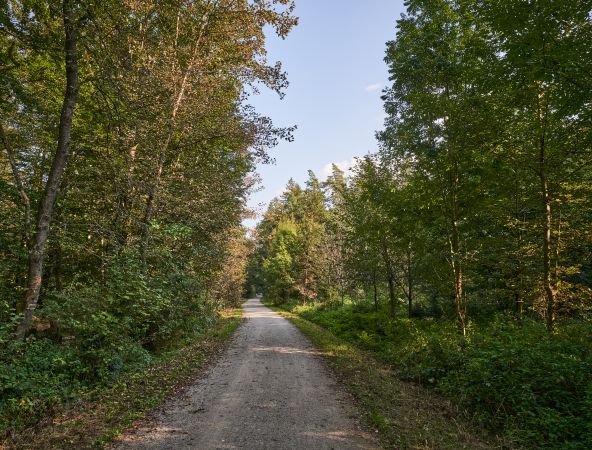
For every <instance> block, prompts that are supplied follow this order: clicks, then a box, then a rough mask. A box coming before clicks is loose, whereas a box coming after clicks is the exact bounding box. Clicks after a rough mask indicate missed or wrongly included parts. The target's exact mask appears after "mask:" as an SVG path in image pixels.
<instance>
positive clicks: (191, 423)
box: [116, 299, 378, 450]
mask: <svg viewBox="0 0 592 450" xmlns="http://www.w3.org/2000/svg"><path fill="white" fill-rule="evenodd" d="M244 313H245V314H244V315H245V318H246V321H245V323H243V324H242V325H241V326H240V328H239V329H238V331H237V332H236V334H235V336H234V337H233V340H232V342H231V344H230V347H229V349H228V350H227V352H226V353H225V354H224V356H222V358H221V359H220V360H219V361H218V363H217V364H216V365H215V366H214V367H213V368H212V369H211V370H210V371H209V373H208V374H207V375H206V376H205V377H204V378H203V379H201V380H199V381H197V382H196V384H195V385H194V386H192V387H190V388H189V389H188V390H187V392H186V393H185V394H184V395H183V396H181V397H178V398H174V399H171V400H170V401H169V402H168V403H167V404H166V405H165V407H164V408H163V410H162V411H161V412H160V413H158V414H157V415H156V416H155V417H154V420H153V421H152V423H151V424H150V425H146V426H143V427H140V428H137V429H135V430H132V431H129V432H127V433H126V434H124V435H123V436H121V438H120V440H119V446H118V447H116V448H118V449H120V450H128V449H148V450H164V449H171V450H173V449H175V450H176V449H199V450H208V449H249V450H250V449H252V450H263V449H278V450H279V449H305V450H328V449H335V450H338V449H339V450H341V449H344V450H349V449H376V448H378V445H377V444H376V442H375V441H374V439H373V436H372V435H371V434H368V433H364V432H363V431H361V430H360V427H359V424H358V421H357V420H356V417H358V412H357V411H356V410H355V407H354V406H353V405H352V403H351V399H350V398H349V396H347V395H346V394H345V393H344V392H343V390H342V389H341V388H340V386H339V385H338V383H337V382H336V380H334V379H333V378H332V376H331V374H330V373H329V372H328V369H327V368H326V366H325V364H324V362H323V360H322V358H321V357H320V356H318V355H317V354H316V352H315V349H314V348H313V347H312V346H311V345H310V343H309V342H308V340H307V339H306V338H305V337H304V336H303V335H302V334H301V333H300V332H299V331H298V330H297V329H296V328H295V327H294V326H293V325H292V324H291V323H290V322H288V321H287V320H286V319H284V318H282V317H280V316H279V315H277V314H275V313H274V312H272V311H271V310H270V309H268V308H266V307H264V306H263V305H262V304H261V303H260V302H259V300H256V299H253V300H249V301H248V302H247V303H245V306H244Z"/></svg>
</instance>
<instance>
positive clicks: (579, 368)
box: [284, 304, 592, 450]
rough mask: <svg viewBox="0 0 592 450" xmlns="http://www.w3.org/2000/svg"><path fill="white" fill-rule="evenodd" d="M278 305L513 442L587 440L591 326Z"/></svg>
mask: <svg viewBox="0 0 592 450" xmlns="http://www.w3.org/2000/svg"><path fill="white" fill-rule="evenodd" d="M284 307H285V308H286V309H289V310H290V311H292V313H293V315H294V317H298V318H299V320H303V319H308V320H310V321H312V322H314V323H316V324H318V325H320V326H322V327H323V329H326V330H328V331H329V332H330V333H331V334H333V335H335V336H337V337H339V339H341V340H343V341H344V342H347V343H348V344H352V345H354V346H355V348H356V349H363V350H364V351H366V352H370V353H371V355H372V356H373V357H374V358H376V359H378V360H380V361H381V362H382V363H385V364H386V365H388V367H389V368H390V369H391V371H392V372H393V373H394V374H395V375H396V378H398V379H399V380H406V381H412V382H413V383H416V384H421V385H422V386H426V387H429V388H430V390H431V392H435V393H437V394H438V395H441V396H443V397H446V398H447V399H449V400H450V401H451V402H452V403H453V404H454V405H456V406H455V407H456V408H457V409H460V410H465V411H467V413H468V414H470V416H471V421H472V422H476V423H478V424H481V426H484V427H487V428H488V429H489V431H490V432H492V433H495V434H498V435H500V434H503V435H504V436H505V437H506V438H507V439H508V440H509V441H510V442H515V443H520V445H521V446H523V447H527V448H548V449H566V450H568V449H569V450H571V449H588V448H592V327H591V326H590V324H587V323H582V322H567V323H561V324H559V327H558V331H557V332H556V333H555V334H549V333H548V332H547V331H546V330H545V327H544V324H543V323H540V322H537V321H534V320H525V321H524V322H523V323H522V324H521V325H520V324H518V323H516V322H515V321H514V320H513V319H512V318H510V317H507V316H504V315H498V316H493V317H490V318H489V319H488V320H483V321H482V322H480V323H471V325H470V332H469V334H468V336H467V337H462V336H459V335H458V333H457V332H456V329H455V324H454V323H453V322H451V321H445V320H442V321H436V320H425V319H424V320H422V319H412V320H410V319H404V318H396V319H393V318H390V317H388V315H387V314H385V313H384V312H383V311H378V312H376V311H373V310H372V309H371V308H369V307H367V306H364V305H357V306H356V305H352V304H346V305H345V306H338V305H333V306H331V305H322V304H313V305H306V306H303V305H296V304H288V305H284ZM383 415H384V414H383ZM377 417H378V416H377ZM386 417H388V415H387V416H386ZM376 420H377V423H378V424H380V423H382V421H381V420H380V419H379V418H378V419H376ZM515 445H518V444H515Z"/></svg>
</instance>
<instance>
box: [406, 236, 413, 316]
mask: <svg viewBox="0 0 592 450" xmlns="http://www.w3.org/2000/svg"><path fill="white" fill-rule="evenodd" d="M407 300H408V302H409V318H410V319H411V316H412V315H413V274H412V271H411V248H409V247H407Z"/></svg>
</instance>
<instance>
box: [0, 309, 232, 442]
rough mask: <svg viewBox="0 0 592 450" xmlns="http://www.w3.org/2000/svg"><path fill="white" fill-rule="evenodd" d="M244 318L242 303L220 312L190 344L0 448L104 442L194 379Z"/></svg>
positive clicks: (218, 351)
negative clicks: (238, 306) (209, 325)
mask: <svg viewBox="0 0 592 450" xmlns="http://www.w3.org/2000/svg"><path fill="white" fill-rule="evenodd" d="M240 320H241V310H240V309H239V308H237V309H229V310H225V311H223V312H221V314H220V317H219V320H218V321H217V322H216V324H215V325H214V326H213V327H212V328H211V329H210V330H208V331H207V332H205V333H203V334H201V335H199V336H197V337H196V338H195V339H194V340H193V341H192V342H191V343H189V344H188V345H186V346H183V347H180V348H177V349H175V350H172V351H170V352H168V353H166V354H164V355H162V357H160V358H159V359H158V360H157V361H156V362H155V363H154V364H153V365H151V367H150V368H148V369H146V370H142V371H139V372H135V373H131V374H126V375H123V376H122V377H121V378H120V379H119V380H118V381H117V383H116V384H114V385H112V386H110V387H108V388H103V389H101V390H98V391H95V392H92V393H89V394H88V395H86V396H84V397H82V398H80V399H79V400H77V401H76V402H74V403H73V404H71V405H68V406H65V407H63V408H60V410H59V411H56V413H55V414H52V416H51V417H48V418H46V419H44V420H42V421H41V422H39V423H38V424H36V425H35V426H34V427H30V428H27V429H24V430H20V431H19V432H17V433H14V434H12V435H10V436H9V437H8V438H7V439H5V441H4V442H2V443H0V449H2V450H13V449H43V450H63V449H68V448H72V449H74V448H75V449H100V448H104V447H105V445H106V444H107V443H109V442H110V441H111V440H112V439H113V438H114V437H116V436H117V435H118V434H120V433H121V432H122V431H123V430H124V429H126V428H127V427H129V426H130V425H131V424H132V423H133V422H134V421H135V420H136V419H138V418H140V417H143V416H144V415H146V414H147V413H148V411H150V410H151V409H152V408H154V407H156V406H158V405H159V404H161V403H162V402H163V401H164V399H166V398H167V397H168V396H169V395H172V394H174V393H175V392H177V391H179V390H181V389H182V388H183V387H184V386H186V385H187V384H189V383H190V382H191V381H192V380H193V379H194V378H195V376H196V374H197V372H198V371H199V370H201V369H203V368H204V367H205V366H206V365H207V363H208V362H209V361H211V360H212V359H213V358H214V357H216V356H217V355H219V354H220V353H221V352H222V351H223V350H224V348H225V345H226V343H227V341H228V339H229V338H230V336H231V335H232V333H233V332H234V331H235V330H236V328H237V327H238V325H239V324H240Z"/></svg>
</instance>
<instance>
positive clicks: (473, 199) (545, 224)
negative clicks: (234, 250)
mask: <svg viewBox="0 0 592 450" xmlns="http://www.w3.org/2000/svg"><path fill="white" fill-rule="evenodd" d="M406 5H407V12H406V14H405V15H404V16H403V17H402V18H401V19H400V20H399V21H398V31H397V36H396V39H395V40H394V41H392V42H389V43H388V44H387V52H386V57H385V61H386V63H387V65H388V67H389V71H390V76H391V82H392V84H391V85H390V86H389V87H388V88H387V89H385V91H384V96H383V99H384V101H385V110H386V113H387V119H386V121H385V127H384V129H383V130H382V131H381V132H379V133H378V140H379V143H380V150H379V151H378V153H377V154H375V155H370V156H367V157H365V158H362V159H360V160H359V161H358V164H357V166H356V168H355V169H354V171H353V174H352V175H351V176H349V177H347V178H345V177H344V176H343V174H342V173H339V171H338V170H336V171H335V172H334V175H333V177H330V178H329V179H328V180H327V182H326V183H325V202H324V205H325V206H324V208H325V210H326V211H325V213H323V214H320V213H319V214H314V215H311V214H310V213H307V214H305V213H304V210H305V208H304V207H303V206H302V205H303V204H304V203H303V202H302V200H299V201H298V202H293V201H290V195H296V194H295V193H296V192H298V194H297V195H296V196H297V197H298V198H299V199H300V198H304V197H305V196H307V195H308V196H310V195H312V194H313V191H314V189H312V188H311V186H308V187H307V188H306V189H304V190H302V191H300V190H298V189H300V188H298V189H296V187H294V184H293V183H292V184H291V185H289V186H288V192H293V193H294V194H289V195H287V196H284V198H283V199H282V200H279V201H278V202H275V203H274V204H273V207H272V208H271V209H273V213H272V211H271V209H270V211H269V212H268V215H267V216H266V220H264V222H263V223H262V225H261V227H260V231H262V230H265V231H264V232H260V233H259V239H260V242H259V244H258V245H259V246H260V248H263V249H270V246H269V244H268V242H270V241H269V239H270V236H273V235H274V233H275V231H274V230H275V229H276V226H275V225H274V222H273V220H271V217H272V214H275V215H276V216H274V217H277V215H279V216H281V217H289V218H290V220H293V221H294V222H295V223H296V224H298V223H300V225H297V226H299V227H301V228H302V229H311V228H313V227H312V226H311V225H310V224H308V225H304V224H307V223H308V222H307V221H306V220H313V221H314V223H316V227H317V229H318V231H317V235H315V237H314V238H312V237H311V238H308V237H304V234H302V233H300V232H299V233H296V234H295V236H298V238H299V239H301V240H302V244H301V248H304V246H305V245H311V244H312V243H313V242H315V240H314V239H316V236H322V238H321V240H322V241H323V242H328V244H326V245H323V246H316V247H314V248H315V249H316V251H317V252H319V254H318V255H317V256H316V257H315V258H313V257H312V255H311V254H310V252H308V253H306V255H307V258H308V259H309V260H311V261H312V260H314V261H316V262H317V266H311V267H315V270H316V271H317V273H318V274H328V276H325V275H323V279H325V280H327V281H326V283H325V284H323V285H314V294H307V295H302V292H299V291H298V289H296V286H295V285H293V288H294V289H293V295H292V297H293V298H294V299H300V300H301V301H305V300H306V299H307V298H316V299H317V300H321V301H322V300H330V299H332V298H334V296H331V295H326V294H323V293H324V292H332V291H335V290H336V289H338V286H339V289H341V288H342V287H345V288H346V289H347V292H348V294H349V296H351V297H352V298H354V299H355V298H358V297H359V295H360V294H363V296H364V297H366V298H372V297H373V298H374V299H377V300H378V299H380V298H382V297H386V298H388V304H389V309H390V311H391V314H395V313H396V312H397V311H398V309H399V308H400V307H401V306H402V305H403V303H405V304H406V310H407V314H408V315H409V316H412V315H414V314H431V315H439V314H441V313H442V312H444V313H446V314H450V315H452V314H454V316H455V317H456V321H457V323H458V326H459V330H460V331H461V333H463V334H464V333H466V332H467V329H468V324H469V320H470V317H471V315H475V314H487V313H489V312H493V311H496V310H507V309H511V310H513V311H514V312H515V314H516V316H517V318H518V319H521V318H522V317H523V316H524V314H527V313H528V314H535V315H537V316H539V317H543V318H544V319H545V321H546V324H547V328H548V329H549V330H551V331H552V330H553V329H554V327H555V322H556V318H557V317H558V316H561V317H588V318H589V317H590V313H591V311H592V284H591V283H590V277H591V275H592V273H591V272H590V270H591V265H590V264H591V263H590V261H592V239H591V238H592V236H591V235H590V223H591V217H592V216H590V211H591V210H592V209H591V207H592V178H591V176H590V173H592V172H591V170H590V169H591V163H592V146H591V144H592V133H591V132H590V130H591V126H592V115H591V111H592V110H591V105H592V102H591V98H590V96H591V95H592V94H591V92H592V91H591V90H590V89H589V88H588V87H587V86H588V85H589V82H590V73H592V72H591V71H590V66H591V64H592V53H591V52H590V50H589V46H587V45H586V43H585V42H586V41H587V40H589V39H590V38H592V25H591V22H590V15H591V14H592V2H588V1H585V2H581V1H575V0H566V1H560V2H542V3H536V4H531V3H528V2H513V3H512V4H511V5H509V4H508V3H507V2H502V1H499V2H498V1H493V0H492V1H485V2H477V1H456V0H436V1H425V0H412V1H409V2H407V4H406ZM317 204H318V205H321V204H323V202H322V201H320V200H319V201H317ZM305 216H306V217H307V218H308V219H306V220H304V219H303V217H305ZM298 221H300V222H298ZM334 249H338V251H335V250H334ZM288 253H289V254H290V255H291V256H293V257H294V258H298V255H297V254H296V253H290V252H289V250H288ZM318 264H320V266H319V265H318ZM302 270H303V268H300V267H298V265H296V266H294V267H293V274H292V277H293V279H294V280H298V279H302V277H303V276H304V277H305V278H308V277H309V273H310V272H308V271H307V272H306V275H304V272H302ZM342 270H344V274H343V275H342V274H340V273H339V272H340V271H342ZM338 274H339V275H338ZM340 279H344V280H347V282H346V283H340V282H338V281H337V280H340ZM327 284H329V285H330V286H327ZM331 286H332V287H331ZM366 294H369V295H366Z"/></svg>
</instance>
